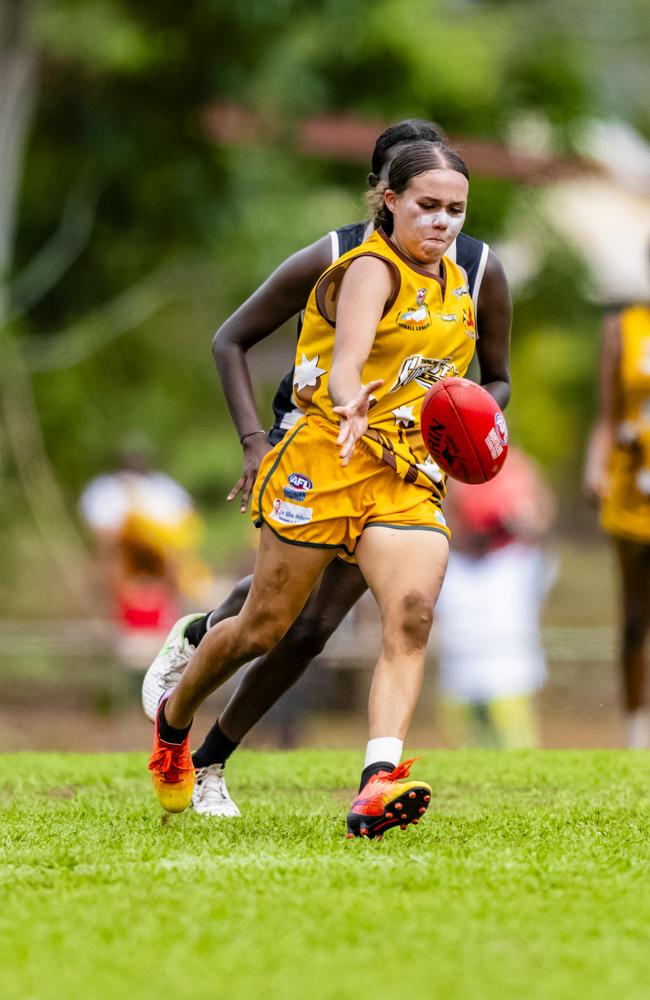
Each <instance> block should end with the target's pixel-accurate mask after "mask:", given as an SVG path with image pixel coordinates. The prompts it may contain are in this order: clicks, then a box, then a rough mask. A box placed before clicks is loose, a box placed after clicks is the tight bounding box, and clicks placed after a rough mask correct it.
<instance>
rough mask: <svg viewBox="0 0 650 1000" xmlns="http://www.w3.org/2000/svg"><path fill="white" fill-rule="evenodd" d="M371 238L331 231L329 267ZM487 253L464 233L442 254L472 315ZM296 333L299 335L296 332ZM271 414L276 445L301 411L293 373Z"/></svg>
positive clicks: (353, 229) (358, 229)
mask: <svg viewBox="0 0 650 1000" xmlns="http://www.w3.org/2000/svg"><path fill="white" fill-rule="evenodd" d="M371 234H372V226H371V225H370V224H369V223H367V222H352V223H350V224H349V225H347V226H340V227H339V228H338V229H333V230H332V231H331V232H330V233H329V237H330V242H331V245H332V264H333V263H334V262H335V261H336V260H338V258H339V257H341V256H342V255H343V254H345V253H347V252H348V251H349V250H353V249H354V248H355V247H358V246H359V244H361V243H363V241H364V239H365V238H366V237H368V236H370V235H371ZM489 252H490V247H489V246H488V244H487V243H483V242H482V241H481V240H477V239H474V237H473V236H467V235H466V234H465V233H459V235H458V237H457V239H456V240H455V241H454V243H452V245H451V246H450V247H449V249H448V250H447V254H446V256H447V257H449V258H450V259H451V260H453V261H455V262H456V263H457V264H458V265H459V266H460V267H462V268H463V270H464V271H465V273H466V275H467V285H468V287H469V291H470V295H471V296H472V301H473V302H474V311H475V312H476V309H477V306H478V296H479V292H480V290H481V283H482V281H483V275H484V273H485V268H486V265H487V259H488V254H489ZM301 322H302V317H301ZM298 333H300V329H299V330H298ZM273 414H274V422H273V427H272V428H271V430H270V431H269V434H268V439H269V441H270V443H271V444H277V442H278V441H281V440H282V437H283V436H284V435H285V434H286V432H287V430H288V429H289V428H290V427H293V426H294V424H295V423H296V421H297V420H299V419H300V417H301V416H302V411H301V410H300V409H298V408H297V407H296V405H295V402H294V400H293V370H292V371H290V372H288V373H287V374H286V375H285V376H284V378H283V379H282V381H281V382H280V385H279V386H278V390H277V392H276V394H275V397H274V399H273Z"/></svg>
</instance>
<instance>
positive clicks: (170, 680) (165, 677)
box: [142, 612, 203, 722]
mask: <svg viewBox="0 0 650 1000" xmlns="http://www.w3.org/2000/svg"><path fill="white" fill-rule="evenodd" d="M202 617H203V614H202V612H196V613H195V614H193V615H185V617H184V618H179V619H178V621H177V622H176V624H175V625H174V627H173V628H172V630H171V632H170V633H169V635H168V636H167V638H166V639H165V642H164V644H163V647H162V649H161V650H160V652H159V653H158V656H157V657H156V659H155V660H154V661H153V663H152V664H151V666H150V667H149V669H148V670H147V672H146V674H145V675H144V680H143V681H142V707H143V709H144V714H145V715H146V716H147V718H148V719H150V720H151V721H152V722H155V721H156V712H157V711H158V705H159V703H160V699H161V698H162V696H163V695H164V693H165V691H169V690H170V688H173V687H176V685H177V684H178V682H179V680H180V679H181V674H182V673H183V671H184V670H185V667H186V666H187V664H188V663H189V662H190V660H191V659H192V656H193V654H194V652H195V651H196V647H195V646H192V645H191V643H190V642H189V641H188V640H187V639H186V637H185V629H186V628H187V626H188V625H189V624H190V622H195V621H196V620H197V619H198V618H202Z"/></svg>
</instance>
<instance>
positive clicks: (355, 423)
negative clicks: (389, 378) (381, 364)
mask: <svg viewBox="0 0 650 1000" xmlns="http://www.w3.org/2000/svg"><path fill="white" fill-rule="evenodd" d="M383 384H384V381H383V379H375V381H374V382H368V383H366V385H362V386H361V388H360V390H359V392H358V393H357V395H356V396H354V397H353V398H352V399H351V400H350V401H349V402H348V403H346V404H345V406H334V407H332V411H333V412H334V413H336V415H337V416H338V417H339V421H340V431H339V436H338V437H337V439H336V443H337V444H338V445H341V450H340V452H339V457H340V459H341V465H347V464H348V462H349V461H350V459H351V458H352V456H353V454H354V448H355V445H356V443H357V441H358V440H359V439H360V438H362V437H363V435H364V434H365V433H366V431H367V430H368V410H369V409H370V400H371V398H372V394H373V392H374V391H375V389H379V388H380V387H381V386H382V385H383Z"/></svg>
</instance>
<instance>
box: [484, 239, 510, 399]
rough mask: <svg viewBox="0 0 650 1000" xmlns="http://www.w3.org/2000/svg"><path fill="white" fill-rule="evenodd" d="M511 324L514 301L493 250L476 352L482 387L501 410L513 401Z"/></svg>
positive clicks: (489, 257)
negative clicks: (510, 359)
mask: <svg viewBox="0 0 650 1000" xmlns="http://www.w3.org/2000/svg"><path fill="white" fill-rule="evenodd" d="M511 322H512V301H511V299H510V290H509V288H508V280H507V278H506V276H505V272H504V270H503V267H502V266H501V262H500V261H499V258H498V257H497V256H496V255H495V254H493V253H492V251H491V250H490V253H489V255H488V259H487V266H486V268H485V274H484V275H483V281H482V283H481V290H480V292H479V296H478V309H477V325H478V331H479V339H478V341H477V344H476V353H477V356H478V363H479V367H480V370H481V385H482V386H483V387H484V388H485V389H487V391H488V392H489V393H490V395H492V396H494V398H495V399H496V401H497V403H498V404H499V406H500V407H502V409H505V407H506V406H507V405H508V401H509V400H510V369H509V365H508V355H509V352H510V324H511Z"/></svg>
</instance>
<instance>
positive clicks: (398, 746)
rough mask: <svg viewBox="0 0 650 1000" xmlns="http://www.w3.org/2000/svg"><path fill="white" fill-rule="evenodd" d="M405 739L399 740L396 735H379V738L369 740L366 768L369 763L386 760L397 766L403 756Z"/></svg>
mask: <svg viewBox="0 0 650 1000" xmlns="http://www.w3.org/2000/svg"><path fill="white" fill-rule="evenodd" d="M403 746H404V741H403V740H398V739H397V737H396V736H379V737H377V739H374V740H368V743H367V746H366V759H365V761H364V764H363V766H364V768H366V767H368V765H369V764H377V763H378V762H379V761H382V760H385V761H388V762H389V763H391V764H392V765H393V766H394V767H397V765H398V764H399V761H400V757H401V756H402V748H403Z"/></svg>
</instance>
